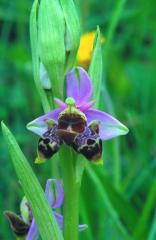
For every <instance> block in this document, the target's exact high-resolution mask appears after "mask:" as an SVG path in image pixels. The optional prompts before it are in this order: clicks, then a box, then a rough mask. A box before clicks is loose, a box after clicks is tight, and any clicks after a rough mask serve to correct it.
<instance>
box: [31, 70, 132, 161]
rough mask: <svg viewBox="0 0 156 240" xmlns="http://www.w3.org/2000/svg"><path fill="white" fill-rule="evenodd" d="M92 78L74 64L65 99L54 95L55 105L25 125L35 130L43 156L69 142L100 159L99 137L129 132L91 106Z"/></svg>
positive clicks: (100, 145) (80, 151)
mask: <svg viewBox="0 0 156 240" xmlns="http://www.w3.org/2000/svg"><path fill="white" fill-rule="evenodd" d="M92 91H93V88H92V82H91V79H90V77H89V75H88V73H87V72H86V71H85V70H84V69H83V68H81V67H75V68H73V69H72V70H71V71H70V72H69V73H68V74H67V76H66V97H67V98H66V101H65V102H63V101H62V100H60V99H58V98H55V99H54V100H55V102H56V104H57V105H58V106H59V108H56V109H54V110H52V111H50V112H48V113H46V114H45V115H42V116H40V117H38V118H36V119H35V120H33V121H32V122H30V123H29V124H28V125H27V128H28V129H29V130H30V131H32V132H34V133H36V134H38V135H39V136H40V137H41V139H40V140H39V145H38V153H39V156H40V157H42V158H45V159H48V158H50V157H51V156H52V155H53V154H54V153H55V152H57V151H58V150H59V147H60V145H61V144H62V143H65V144H68V145H70V146H71V147H73V148H74V150H75V151H77V152H78V153H81V154H83V155H84V156H85V157H86V158H87V159H88V160H93V161H96V160H99V159H100V157H101V154H102V141H101V140H109V139H111V138H114V137H117V136H119V135H125V134H127V133H128V128H127V127H126V126H124V125H123V124H122V123H121V122H119V121H118V120H117V119H115V118H114V117H112V116H111V115H109V114H108V113H105V112H103V111H100V110H97V109H93V108H92V106H93V105H94V104H95V101H94V100H91V96H92Z"/></svg>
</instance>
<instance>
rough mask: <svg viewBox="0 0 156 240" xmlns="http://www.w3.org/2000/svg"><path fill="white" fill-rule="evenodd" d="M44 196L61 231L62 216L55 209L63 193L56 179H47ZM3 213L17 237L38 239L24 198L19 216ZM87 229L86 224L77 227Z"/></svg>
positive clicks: (58, 206) (8, 212) (62, 198)
mask: <svg viewBox="0 0 156 240" xmlns="http://www.w3.org/2000/svg"><path fill="white" fill-rule="evenodd" d="M45 195H46V197H47V199H48V202H49V204H50V206H51V208H52V209H53V212H54V216H55V218H56V221H57V223H58V225H59V227H60V229H61V230H62V229H63V216H62V215H61V214H60V213H58V212H56V209H58V208H60V207H61V206H62V205H63V201H64V191H63V187H62V184H61V182H60V181H59V180H56V179H48V180H47V183H46V188H45ZM4 213H5V215H6V217H7V218H8V220H9V222H10V225H11V228H12V230H13V231H14V233H15V234H16V235H17V236H26V240H38V239H39V231H38V228H37V225H36V222H35V219H34V217H33V216H32V211H31V209H30V206H29V203H28V201H27V200H26V198H25V197H24V198H23V200H22V202H21V216H18V215H17V214H15V213H14V212H11V211H5V212H4ZM87 227H88V226H87V225H86V224H82V225H79V226H78V230H79V231H83V230H85V229H86V228H87Z"/></svg>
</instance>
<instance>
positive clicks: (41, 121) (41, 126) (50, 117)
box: [27, 108, 62, 137]
mask: <svg viewBox="0 0 156 240" xmlns="http://www.w3.org/2000/svg"><path fill="white" fill-rule="evenodd" d="M61 111H62V110H61V109H60V108H57V109H55V110H52V111H50V112H48V113H46V114H44V115H42V116H41V117H38V118H36V119H35V120H33V121H32V122H30V123H28V124H27V129H28V130H30V131H32V132H34V133H36V134H37V135H39V136H40V137H42V136H43V134H44V133H45V132H47V131H48V126H49V125H50V124H52V123H57V120H58V116H59V114H60V112H61Z"/></svg>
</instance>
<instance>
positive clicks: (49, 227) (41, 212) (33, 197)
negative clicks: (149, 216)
mask: <svg viewBox="0 0 156 240" xmlns="http://www.w3.org/2000/svg"><path fill="white" fill-rule="evenodd" d="M2 130H3V135H4V137H5V139H6V142H7V145H8V149H9V153H10V156H11V159H12V162H13V165H14V167H15V171H16V174H17V176H18V178H19V181H20V183H21V186H22V188H23V191H24V193H25V196H26V198H27V200H28V202H29V204H30V207H31V209H32V212H33V215H34V217H35V220H36V223H37V225H38V229H39V232H40V234H41V237H42V239H46V240H62V239H63V237H62V234H61V232H60V229H59V227H58V225H57V222H56V220H55V217H54V214H53V212H52V209H51V207H50V205H49V204H48V201H47V199H46V197H45V195H44V192H43V190H42V188H41V186H40V184H39V182H38V180H37V178H36V176H35V174H34V172H33V170H32V168H31V167H30V165H29V163H28V161H27V159H26V158H25V156H24V154H23V153H22V151H21V149H20V147H19V146H18V144H17V142H16V140H15V138H14V136H13V135H12V133H11V132H10V130H9V129H8V128H7V127H6V125H5V124H4V123H2Z"/></svg>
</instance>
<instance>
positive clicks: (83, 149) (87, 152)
mask: <svg viewBox="0 0 156 240" xmlns="http://www.w3.org/2000/svg"><path fill="white" fill-rule="evenodd" d="M72 146H73V148H74V149H75V151H77V152H78V153H81V154H82V155H84V156H85V157H86V158H87V159H88V160H90V161H97V160H99V159H100V158H101V155H102V141H101V139H100V136H99V134H98V133H96V132H95V131H94V130H93V129H92V128H90V127H85V130H84V131H83V132H82V133H79V134H77V136H76V137H75V139H74V142H73V144H72Z"/></svg>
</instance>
